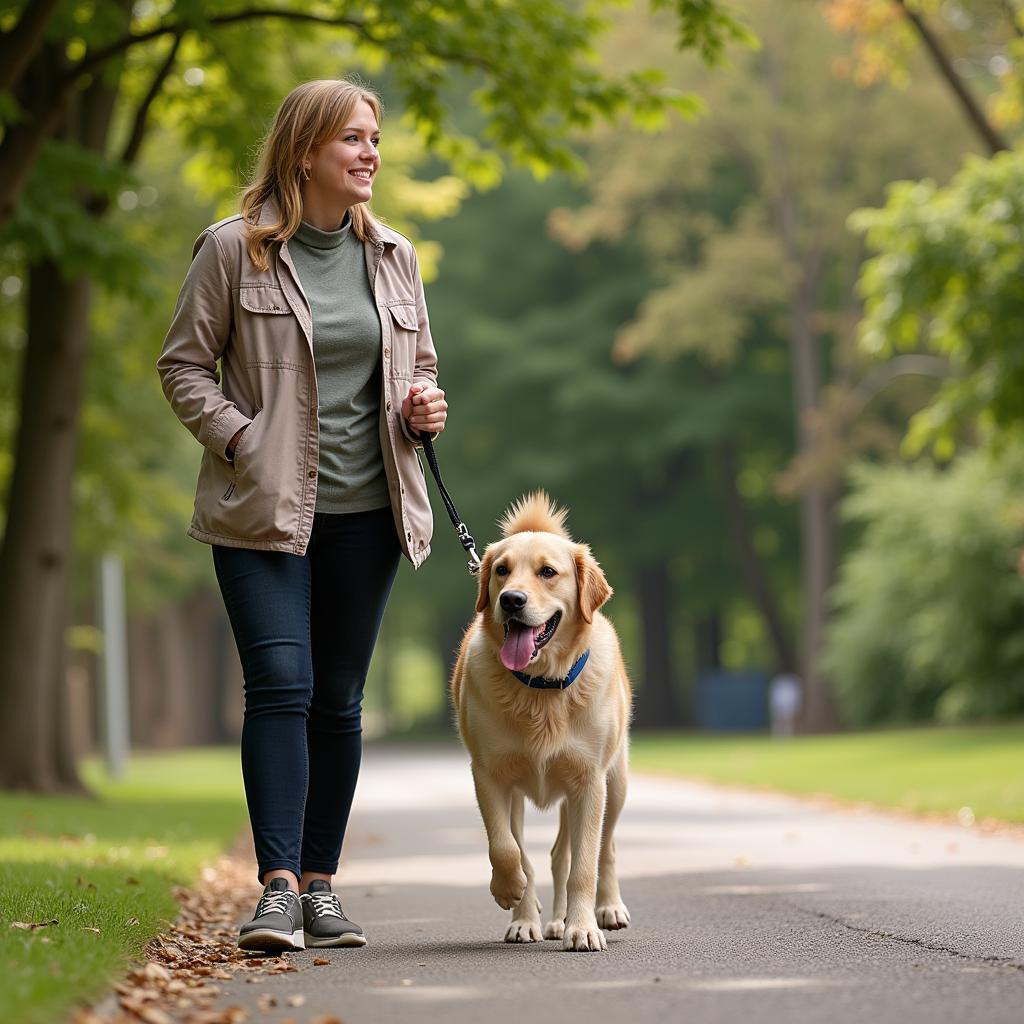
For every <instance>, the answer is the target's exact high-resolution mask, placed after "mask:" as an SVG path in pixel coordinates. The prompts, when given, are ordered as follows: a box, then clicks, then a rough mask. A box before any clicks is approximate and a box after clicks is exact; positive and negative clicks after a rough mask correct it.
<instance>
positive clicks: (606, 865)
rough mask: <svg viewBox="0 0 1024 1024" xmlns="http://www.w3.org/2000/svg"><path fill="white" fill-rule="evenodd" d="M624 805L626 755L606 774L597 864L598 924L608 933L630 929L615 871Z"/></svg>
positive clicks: (623, 754)
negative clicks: (618, 830)
mask: <svg viewBox="0 0 1024 1024" xmlns="http://www.w3.org/2000/svg"><path fill="white" fill-rule="evenodd" d="M625 801H626V755H625V752H623V753H622V755H621V756H620V757H619V759H618V760H617V761H616V762H615V764H613V765H612V767H611V768H610V769H609V771H608V802H607V803H606V804H605V808H604V828H603V829H602V831H601V853H600V856H599V858H598V862H597V911H596V913H597V923H598V924H599V925H600V926H601V927H602V928H606V929H608V930H609V931H612V930H614V929H616V928H626V927H628V926H629V911H628V910H627V909H626V904H625V903H623V902H622V894H621V893H620V892H619V877H618V874H617V873H616V871H615V825H616V823H617V822H618V820H619V813H620V812H621V810H622V805H623V804H624V803H625Z"/></svg>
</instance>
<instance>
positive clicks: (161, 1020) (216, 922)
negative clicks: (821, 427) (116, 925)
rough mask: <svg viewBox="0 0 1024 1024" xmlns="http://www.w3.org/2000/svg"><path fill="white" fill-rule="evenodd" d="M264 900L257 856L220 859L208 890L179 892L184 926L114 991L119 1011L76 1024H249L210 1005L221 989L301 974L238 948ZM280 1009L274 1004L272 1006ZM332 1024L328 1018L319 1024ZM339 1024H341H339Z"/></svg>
mask: <svg viewBox="0 0 1024 1024" xmlns="http://www.w3.org/2000/svg"><path fill="white" fill-rule="evenodd" d="M259 893H260V889H259V887H258V886H257V885H256V883H255V881H254V879H253V869H252V861H251V855H246V854H245V853H243V855H241V856H239V855H238V853H235V854H232V855H226V856H223V857H221V858H219V859H218V861H217V862H216V864H215V865H214V866H213V867H212V868H208V869H207V870H205V871H204V872H203V878H202V886H201V888H199V889H197V890H191V889H184V888H179V889H177V890H175V897H176V899H177V900H178V904H179V906H180V908H181V912H180V914H179V916H178V919H177V921H175V922H174V924H172V925H171V927H170V929H169V931H167V932H165V933H163V934H161V935H158V936H157V937H156V938H155V939H153V940H152V941H151V942H150V943H149V945H148V946H147V947H146V958H147V962H146V963H144V964H141V965H140V966H138V967H136V968H134V969H133V970H131V971H129V973H128V974H127V975H126V976H125V978H124V979H122V981H121V982H119V983H118V984H117V985H116V986H115V994H116V998H117V1007H116V1008H115V1009H114V1010H112V1011H111V1012H104V1011H103V1010H102V1008H100V1007H93V1008H91V1009H85V1010H81V1011H80V1012H79V1013H78V1014H77V1016H75V1017H74V1019H73V1024H139V1022H142V1024H244V1022H246V1021H249V1020H251V1019H253V1018H252V1015H251V1014H250V1011H249V1010H247V1009H245V1008H244V1007H241V1006H229V1007H226V1008H223V1009H214V1008H212V1007H211V1004H212V1003H213V1002H214V1001H215V999H216V998H217V996H218V995H220V992H221V989H220V988H219V987H218V986H217V984H216V982H217V981H230V980H232V979H233V978H234V977H236V975H239V974H246V975H249V978H248V979H247V980H252V981H256V980H257V979H260V980H262V977H265V976H266V975H268V974H271V975H273V974H285V973H290V972H293V971H296V970H298V968H296V967H295V966H294V965H293V964H291V963H290V962H289V961H288V960H286V959H284V958H277V957H268V956H253V955H252V954H251V953H247V952H246V951H244V950H241V949H238V948H237V946H236V945H235V942H236V938H237V935H236V922H237V921H238V920H239V919H240V918H243V917H244V916H245V915H246V914H247V913H248V912H249V911H250V910H251V908H252V906H253V904H254V902H255V901H256V899H257V898H258V897H259ZM49 923H51V922H45V924H49ZM44 926H45V925H44V924H42V923H41V924H37V925H34V926H32V925H28V926H26V927H44ZM263 998H264V999H265V998H266V997H263ZM292 998H295V997H292ZM299 998H300V1000H301V997H299ZM270 999H274V997H270ZM276 1002H277V1000H276V999H274V1002H273V1003H269V1000H268V1003H269V1005H276ZM289 1003H290V1005H292V1006H298V1005H301V1001H300V1002H299V1003H293V1002H290V1001H289ZM263 1008H264V1007H263V1005H262V1003H261V1009H263ZM331 1021H332V1018H323V1020H321V1021H320V1024H331ZM333 1021H335V1022H336V1024H340V1021H338V1020H337V1018H333Z"/></svg>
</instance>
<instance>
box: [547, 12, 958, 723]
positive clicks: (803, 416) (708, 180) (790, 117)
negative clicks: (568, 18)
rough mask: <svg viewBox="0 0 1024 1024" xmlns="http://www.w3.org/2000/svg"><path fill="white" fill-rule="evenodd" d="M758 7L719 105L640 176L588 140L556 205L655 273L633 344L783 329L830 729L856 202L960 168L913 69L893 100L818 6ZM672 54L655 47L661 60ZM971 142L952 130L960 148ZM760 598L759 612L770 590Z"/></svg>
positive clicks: (718, 363) (714, 366)
mask: <svg viewBox="0 0 1024 1024" xmlns="http://www.w3.org/2000/svg"><path fill="white" fill-rule="evenodd" d="M750 17H751V20H752V24H753V26H754V28H755V31H757V33H758V35H759V38H760V39H761V41H762V48H761V50H760V51H759V52H757V53H749V54H747V53H745V54H743V55H742V57H741V58H740V59H739V60H738V61H737V64H738V67H737V69H736V72H735V73H734V74H733V75H730V76H728V77H726V76H722V77H720V78H715V79H713V80H712V81H710V82H709V83H708V84H707V85H706V87H705V89H704V90H703V91H704V94H705V96H706V98H707V102H708V105H709V107H710V110H711V113H710V115H709V116H708V117H706V118H704V119H702V120H700V121H698V122H696V124H695V125H693V126H692V127H690V128H688V129H687V130H686V131H678V132H674V133H672V134H671V135H666V136H665V137H664V138H663V139H661V140H659V144H658V145H657V146H656V147H652V148H651V149H650V151H649V152H647V151H643V152H642V165H643V173H642V174H639V175H638V165H639V161H640V159H641V150H640V149H639V148H635V149H630V148H629V147H626V146H623V145H621V144H617V139H616V137H615V136H614V135H612V134H611V133H604V134H603V135H602V136H601V137H600V138H599V139H598V142H597V144H596V146H595V148H594V150H593V152H594V160H595V163H596V169H595V173H594V174H593V177H592V181H593V186H592V188H591V193H592V201H591V204H590V205H589V206H588V207H586V208H584V209H583V210H581V211H576V212H574V213H572V214H569V213H565V214H563V215H562V216H561V218H560V220H559V222H558V223H557V227H558V230H559V232H560V234H561V236H562V237H563V239H564V240H565V241H566V242H567V244H570V245H577V246H578V245H584V244H587V243H589V242H591V241H592V240H594V239H608V238H612V239H615V238H622V237H626V236H631V237H633V238H635V239H637V240H638V241H639V243H640V245H641V246H642V248H643V249H644V251H645V254H646V257H647V259H648V261H649V263H650V265H651V267H652V270H653V271H654V272H655V273H657V274H658V275H659V277H660V279H661V287H660V288H658V289H657V290H655V291H654V292H653V293H652V294H651V295H650V296H648V298H647V299H646V300H645V301H644V303H643V304H642V306H641V307H640V310H639V312H638V315H637V316H636V317H635V319H634V320H633V321H632V323H630V324H629V325H627V326H626V327H625V328H624V329H623V331H622V332H621V333H620V335H619V338H618V340H617V343H616V345H617V350H618V352H619V353H620V354H621V356H622V357H623V358H627V359H641V358H642V359H656V360H662V361H669V360H672V359H677V358H681V357H684V356H696V357H697V358H698V360H699V361H700V362H701V363H702V364H703V365H704V366H705V367H707V368H708V370H709V371H710V372H711V373H712V374H713V376H712V380H713V381H718V380H721V379H728V375H729V371H730V368H731V367H733V366H734V365H735V363H736V360H737V358H738V353H740V352H742V351H743V349H744V348H745V347H747V346H749V345H750V344H751V343H752V342H753V341H755V340H756V339H758V338H769V337H771V336H772V335H773V334H774V335H775V336H776V337H780V338H785V339H786V343H787V348H788V365H789V369H790V373H791V394H792V402H793V422H794V426H795V430H796V439H795V450H796V457H795V460H794V465H793V467H792V472H790V473H789V474H787V477H788V480H787V481H786V482H788V484H789V485H790V487H791V488H792V489H793V490H795V492H796V495H797V497H798V499H799V503H800V511H799V514H800V537H801V555H800V564H801V576H802V579H801V588H800V589H801V630H800V634H801V636H800V653H799V662H800V667H801V674H802V676H803V679H804V684H805V688H806V692H807V703H806V718H805V725H806V726H807V727H808V728H812V729H822V728H830V727H834V726H835V724H836V722H837V716H836V709H835V706H834V701H833V699H832V695H831V692H830V690H829V687H828V684H827V680H826V679H825V678H824V676H823V675H822V674H821V672H820V669H819V665H818V656H819V653H820V649H821V644H822V638H823V633H824V627H825V623H826V619H827V615H828V598H827V595H828V592H829V589H830V587H831V585H832V582H833V579H834V572H835V567H836V563H837V559H838V541H839V537H838V524H837V517H836V502H837V497H838V493H839V486H840V481H841V469H842V460H841V459H836V458H835V457H834V456H835V452H830V451H829V450H828V446H827V444H826V442H827V441H828V440H829V438H828V436H827V435H826V434H825V433H824V432H823V431H822V430H821V424H822V421H823V419H824V418H825V417H826V414H827V413H828V411H829V408H830V405H831V403H832V402H833V401H834V396H835V395H836V394H837V393H845V392H850V391H851V390H854V389H856V387H857V385H858V384H859V383H860V381H859V380H858V377H859V374H860V366H859V365H858V363H857V360H856V358H855V345H854V337H855V325H856V322H857V318H858V312H859V310H858V302H857V294H856V291H855V284H856V280H857V273H858V269H859V265H860V260H861V252H860V248H859V245H858V242H857V239H856V238H855V237H852V236H851V235H850V234H849V232H848V231H847V228H846V217H847V215H848V213H849V212H850V210H852V209H854V208H855V207H856V206H858V205H861V204H862V203H863V199H862V198H861V197H865V196H870V195H878V194H880V193H881V190H882V188H883V186H884V184H885V182H886V181H887V180H888V179H889V178H890V177H891V176H892V175H893V173H896V172H897V169H898V168H901V169H905V170H904V173H907V172H910V173H912V169H914V168H921V169H925V168H927V169H930V170H933V171H934V169H935V168H939V167H942V168H945V167H947V166H950V164H951V161H950V154H949V149H950V136H949V134H944V133H943V132H942V131H941V130H935V129H932V130H924V131H920V132H918V133H915V135H914V137H913V138H912V139H910V138H908V137H907V133H906V128H905V125H906V123H907V121H908V119H909V120H911V121H913V123H915V124H918V123H921V124H927V125H928V126H929V128H930V129H931V128H932V126H934V125H935V124H936V123H939V124H941V123H942V122H941V115H942V107H941V103H940V102H939V100H940V97H938V96H937V94H936V90H935V89H934V88H929V89H923V88H921V87H920V86H919V84H918V80H917V79H915V80H914V84H915V86H916V88H915V89H913V90H911V92H910V94H909V95H908V96H907V98H906V99H904V101H903V104H902V107H901V108H894V107H893V106H892V103H891V99H892V93H890V92H889V91H888V90H886V89H884V88H882V87H879V86H876V87H874V88H872V89H869V90H858V89H855V88H853V87H852V86H851V85H850V84H849V83H848V82H845V81H843V80H842V79H840V78H837V77H836V76H835V75H834V74H833V70H832V69H833V65H834V63H835V61H836V60H837V59H838V58H840V57H841V56H842V50H841V48H840V46H839V45H838V44H837V41H836V40H835V39H834V38H830V33H829V31H828V30H827V28H826V26H825V24H824V23H823V22H822V21H821V20H820V19H819V18H818V17H817V15H816V13H815V12H813V11H808V10H807V9H797V8H794V7H789V6H787V7H785V8H783V9H780V8H779V7H778V5H769V4H767V3H757V4H752V5H751V6H750ZM628 30H629V31H631V32H632V33H633V37H632V38H633V43H634V50H635V52H637V53H639V54H642V56H641V57H640V58H639V59H642V60H645V61H647V62H654V57H653V55H652V50H651V47H652V46H655V45H656V42H652V40H651V38H650V35H649V34H648V35H646V36H645V35H644V33H643V27H642V26H641V25H638V24H636V23H634V24H631V25H630V26H629V28H628ZM638 40H644V41H643V42H642V43H638ZM663 51H664V48H663ZM671 59H672V58H670V57H669V55H668V54H667V52H663V55H662V61H663V62H664V63H662V64H661V66H665V67H668V66H670V64H669V63H668V62H669V61H670V60H671ZM674 63H675V67H674V70H673V81H675V82H677V83H678V84H679V85H680V87H682V88H685V87H686V86H687V84H688V83H690V82H691V81H692V80H693V77H692V76H693V75H694V74H696V73H699V72H697V71H696V69H695V68H693V66H692V65H688V64H687V62H686V61H685V60H684V59H678V60H675V61H674ZM910 110H913V111H914V114H913V115H910V114H909V113H908V112H909V111H910ZM894 115H896V116H894ZM627 137H628V136H627ZM962 145H963V143H962V140H960V139H957V138H956V137H955V136H954V143H953V146H954V153H955V152H956V151H957V148H958V147H962ZM624 152H625V153H626V154H627V155H633V156H635V159H628V158H627V159H624V158H623V157H624ZM738 420H739V421H740V422H742V420H741V419H740V418H739V417H738ZM724 440H726V441H729V440H730V437H729V435H728V434H726V435H724ZM731 440H732V441H733V444H734V446H735V447H736V448H737V449H739V450H742V449H741V446H740V445H739V444H738V443H737V441H736V438H731ZM754 565H755V567H756V563H754ZM759 605H760V606H761V608H762V612H763V614H765V617H766V620H767V611H768V609H769V608H770V607H771V595H770V594H768V595H767V597H766V598H764V599H760V600H759ZM773 632H775V631H774V630H773ZM779 660H780V662H781V660H782V659H781V658H780V659H779Z"/></svg>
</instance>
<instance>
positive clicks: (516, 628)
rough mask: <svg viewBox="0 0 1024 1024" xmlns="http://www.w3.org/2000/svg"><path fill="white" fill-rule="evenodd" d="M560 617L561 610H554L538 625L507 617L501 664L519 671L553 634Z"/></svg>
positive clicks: (534, 656) (513, 670)
mask: <svg viewBox="0 0 1024 1024" xmlns="http://www.w3.org/2000/svg"><path fill="white" fill-rule="evenodd" d="M561 619H562V613H561V612H555V614H554V615H552V616H551V618H550V619H548V621H547V622H544V623H541V625H539V626H528V625H527V624H526V623H525V622H520V621H519V620H518V619H509V620H508V621H507V622H506V623H505V642H504V643H503V644H502V645H501V663H502V665H504V666H505V668H507V669H510V670H511V671H512V672H521V671H522V670H523V669H524V668H526V666H527V665H529V664H530V662H531V661H533V659H534V658H536V657H537V654H538V652H539V651H540V649H541V648H542V647H543V646H544V645H545V644H546V643H547V642H548V641H549V640H550V639H551V638H552V637H553V636H554V635H555V630H556V629H558V623H559V622H560V621H561Z"/></svg>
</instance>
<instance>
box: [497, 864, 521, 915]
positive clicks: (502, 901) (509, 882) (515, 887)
mask: <svg viewBox="0 0 1024 1024" xmlns="http://www.w3.org/2000/svg"><path fill="white" fill-rule="evenodd" d="M525 892H526V875H525V874H523V870H522V868H516V869H515V871H509V872H500V873H499V872H498V871H494V872H492V873H491V895H492V896H493V897H494V901H495V903H497V904H498V906H499V907H501V909H502V910H511V909H512V908H513V907H515V906H518V905H519V903H520V901H521V900H522V898H523V894H524V893H525Z"/></svg>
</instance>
